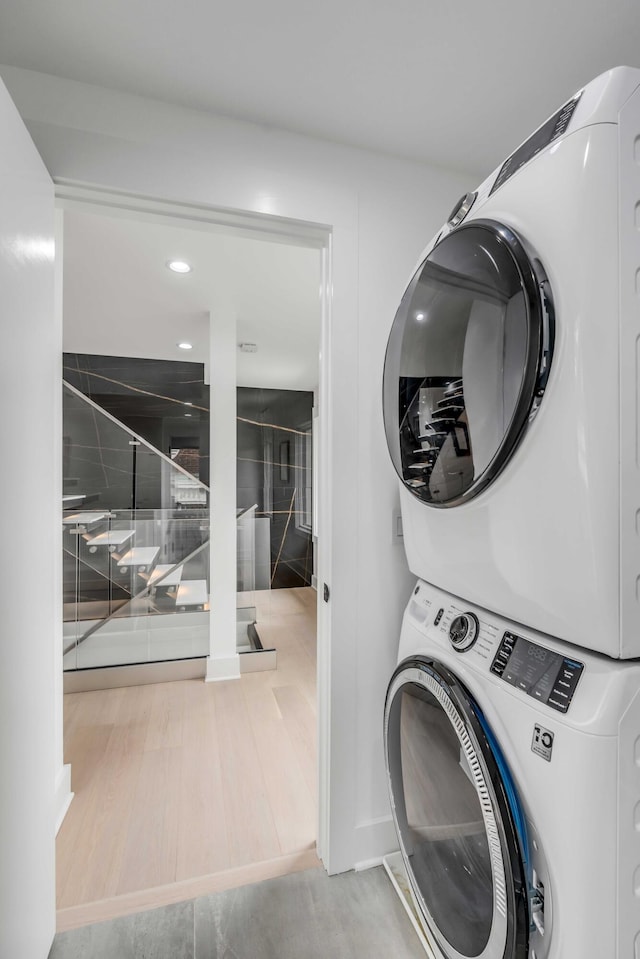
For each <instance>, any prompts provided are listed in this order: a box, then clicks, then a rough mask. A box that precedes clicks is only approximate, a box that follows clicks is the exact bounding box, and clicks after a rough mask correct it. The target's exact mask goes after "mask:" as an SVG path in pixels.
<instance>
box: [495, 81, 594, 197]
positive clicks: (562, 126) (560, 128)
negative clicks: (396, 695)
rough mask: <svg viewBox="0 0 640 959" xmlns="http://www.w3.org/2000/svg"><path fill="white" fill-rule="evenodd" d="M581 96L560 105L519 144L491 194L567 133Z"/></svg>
mask: <svg viewBox="0 0 640 959" xmlns="http://www.w3.org/2000/svg"><path fill="white" fill-rule="evenodd" d="M581 96H582V93H579V94H578V95H577V96H575V97H573V98H572V99H571V100H569V101H568V102H567V103H565V104H564V106H563V107H560V109H559V110H558V112H557V113H554V115H553V116H552V117H550V118H549V119H548V120H547V122H546V123H543V124H542V126H541V127H539V129H537V130H536V131H535V133H532V134H531V136H530V137H529V139H528V140H526V141H525V142H524V143H523V144H522V145H521V146H519V147H518V149H517V150H516V151H515V153H512V154H511V156H510V157H507V159H506V160H505V161H504V163H503V164H502V166H501V168H500V172H499V173H498V176H497V177H496V181H495V183H494V184H493V186H492V187H491V190H490V192H489V195H491V193H493V192H494V190H497V189H498V188H499V187H501V186H502V184H503V183H506V181H507V180H508V179H509V178H510V177H512V176H513V174H514V173H517V172H518V170H519V169H520V168H521V167H523V166H524V165H525V163H528V162H529V160H531V159H532V157H534V156H535V155H536V154H537V153H540V151H541V150H544V148H545V147H546V146H548V145H549V144H550V143H552V142H553V141H554V140H557V138H558V137H560V136H562V135H563V134H564V133H566V131H567V127H568V126H569V123H570V122H571V118H572V116H573V114H574V112H575V109H576V107H577V106H578V103H579V102H580V97H581Z"/></svg>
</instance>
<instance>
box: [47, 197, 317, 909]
mask: <svg viewBox="0 0 640 959" xmlns="http://www.w3.org/2000/svg"><path fill="white" fill-rule="evenodd" d="M64 209H65V213H67V212H68V211H71V214H72V215H75V216H76V217H77V216H82V215H84V216H97V211H96V210H95V208H93V207H92V206H91V205H86V203H85V202H83V203H79V202H77V201H73V202H72V201H65V204H64ZM100 212H101V213H104V212H105V211H104V210H101V211H100ZM106 220H107V222H108V223H109V226H110V228H111V232H112V233H115V232H118V231H114V230H113V227H114V223H116V222H117V223H118V224H120V225H121V224H122V223H123V220H122V218H121V217H120V216H118V215H113V211H111V214H110V216H108V217H106ZM162 221H163V217H160V218H159V219H158V216H157V215H155V214H153V213H150V212H149V211H148V210H144V211H141V212H140V219H139V220H137V221H133V222H134V223H135V222H138V223H145V224H147V225H148V224H149V223H155V224H156V225H157V226H160V225H162ZM186 223H187V221H184V222H182V221H181V227H183V228H184V229H185V230H188V229H191V228H192V227H189V226H187V225H186ZM172 225H175V221H174V223H172ZM134 232H135V227H134ZM194 232H196V233H198V234H200V235H201V234H202V233H203V230H202V226H201V225H200V226H199V228H198V229H196V230H195V231H194ZM243 232H244V233H245V234H246V224H245V226H244V228H243ZM69 235H70V234H69V232H67V233H66V236H65V240H67V239H68V237H69ZM215 236H216V239H219V238H220V237H221V236H223V237H224V246H225V247H226V249H227V252H228V249H229V247H230V246H232V245H233V244H232V243H231V239H230V236H229V233H228V230H227V229H226V228H225V232H224V234H221V233H220V232H219V231H216V232H215ZM232 239H234V240H235V239H237V238H236V237H233V238H232ZM244 239H247V237H246V236H245V237H244ZM254 242H262V243H263V244H265V246H266V247H271V246H272V244H267V243H265V239H264V233H263V234H262V237H261V240H260V241H256V240H254ZM286 246H287V244H285V243H283V241H282V236H280V237H279V238H278V247H286ZM100 247H101V249H102V250H103V251H104V249H105V244H104V242H103V243H101V244H100ZM303 248H304V249H306V250H307V251H309V249H311V250H313V251H314V253H315V255H316V256H317V262H318V281H319V280H320V273H321V255H322V254H321V252H320V250H319V244H318V243H317V240H314V242H313V243H308V244H307V245H306V247H303ZM265 259H266V257H265ZM163 266H164V263H163ZM82 282H83V284H84V285H85V286H86V285H87V282H86V273H85V274H84V276H83V281H82ZM123 283H124V280H123ZM319 285H320V286H321V284H320V283H319V282H318V283H317V284H316V288H315V289H314V294H315V295H316V297H317V287H318V286H319ZM132 289H133V288H130V292H132ZM73 295H74V294H73V292H72V294H71V299H72V302H73ZM78 295H80V294H78ZM227 306H228V302H227ZM202 312H203V311H202V310H201V309H197V308H194V309H193V310H192V315H191V316H190V318H189V322H190V323H191V328H190V332H189V334H188V335H189V336H190V337H192V338H194V339H195V338H196V337H197V336H199V335H201V334H202V330H203V316H202ZM318 312H319V314H320V307H319V306H318ZM85 316H86V313H85ZM155 319H156V322H158V319H157V316H156V317H155ZM154 331H155V333H156V334H157V333H158V332H159V331H164V332H165V333H167V334H168V335H169V336H170V337H171V339H172V343H171V349H173V350H175V348H176V345H177V342H178V340H177V339H176V336H175V335H174V331H173V330H172V329H171V327H170V325H169V324H168V323H163V322H162V320H161V321H160V322H159V323H158V325H157V326H156V327H155V328H154ZM194 331H195V335H194ZM99 334H100V336H104V335H105V329H104V325H103V328H102V330H100V331H99ZM126 334H127V335H126V338H125V339H126V346H125V345H123V346H122V348H121V349H122V350H126V352H127V353H128V354H132V353H133V355H136V353H135V351H136V350H137V351H139V352H141V351H142V346H140V345H138V346H137V347H136V346H133V345H132V344H134V343H136V342H138V343H140V342H143V344H144V348H145V349H146V350H147V351H149V350H151V351H152V352H153V353H154V355H156V356H157V355H158V354H159V353H160V352H161V349H160V346H159V342H158V341H159V339H160V337H159V336H157V335H156V336H153V337H151V338H150V336H149V333H148V331H147V332H146V333H144V335H143V337H142V341H141V340H140V339H139V338H140V336H141V331H140V330H134V329H133V327H132V325H131V323H129V325H128V327H127V329H126ZM107 335H108V337H109V340H108V341H109V342H110V343H111V344H113V343H114V342H116V337H115V335H114V323H113V322H112V323H111V325H110V328H108V330H107ZM250 335H251V331H250ZM252 335H253V336H254V337H255V333H253V334H252ZM255 338H257V337H255ZM179 339H180V341H182V339H183V337H182V334H181V335H180V338H179ZM246 339H247V336H246V335H242V334H241V335H240V336H238V337H237V340H238V342H240V341H242V342H244V341H245V340H246ZM123 342H124V341H123ZM192 345H193V344H192ZM75 346H76V348H77V349H78V350H79V349H80V343H79V342H76V344H75ZM72 347H73V344H72V343H70V342H67V343H66V345H65V348H66V349H70V348H72ZM92 348H93V349H102V347H100V346H99V343H96V345H95V346H94V347H92ZM82 350H83V352H84V353H91V349H88V348H87V344H86V342H85V343H84V345H83V346H82ZM111 350H112V351H113V346H111ZM279 352H280V354H281V353H282V350H281V349H280V351H279ZM122 355H124V354H122ZM270 365H271V366H273V364H270ZM238 382H240V381H238ZM280 382H281V384H282V381H280ZM318 382H319V377H318V380H317V381H316V386H317V383H318ZM245 383H246V385H245V386H242V387H241V388H245V389H264V387H262V386H261V385H260V381H256V380H255V379H254V380H253V381H252V380H248V381H245ZM133 385H134V386H135V384H133ZM269 388H270V387H269ZM309 392H311V393H312V394H313V393H314V392H315V393H316V396H317V389H315V390H314V389H312V390H310V391H309ZM183 415H189V413H186V414H183ZM186 422H187V421H186V420H185V423H186ZM305 422H306V421H305ZM299 425H300V426H301V427H304V426H305V423H304V422H303V423H300V424H299ZM307 432H308V431H307V430H306V428H305V429H300V430H298V433H299V434H300V435H304V434H306V433H307ZM176 435H177V434H176ZM184 435H185V436H186V435H187V434H186V433H185V434H184ZM296 435H297V434H296ZM182 439H184V436H183V437H182ZM182 445H184V444H181V446H182ZM308 446H309V443H308V442H307V441H306V440H305V450H306V449H307V448H308ZM278 453H280V448H279V447H278ZM294 460H295V456H293V454H292V452H291V448H289V458H288V459H287V460H283V461H282V468H283V469H284V468H288V467H290V466H294V465H295V463H294ZM277 466H278V469H280V468H281V460H280V459H278V463H277ZM304 468H305V469H308V468H309V466H308V464H305V466H304ZM299 486H300V484H298V487H299ZM297 495H299V497H300V506H299V507H296V508H295V509H293V510H290V514H289V515H290V520H291V522H293V524H294V528H296V524H297V523H298V522H299V520H300V522H301V523H302V524H303V525H304V523H305V522H306V521H307V517H308V513H309V499H310V496H309V495H307V486H306V485H303V486H302V488H301V490H300V492H299V493H298V494H297ZM263 506H264V504H263ZM263 512H264V509H263ZM298 513H299V514H300V517H298ZM292 517H293V519H291V518H292ZM283 542H284V538H283ZM309 554H310V555H312V551H311V550H309ZM280 561H281V557H280V558H279V559H278V561H277V562H276V564H275V566H276V567H277V566H278V565H279V563H280ZM305 563H306V566H305V568H307V569H309V570H311V568H312V565H311V561H310V558H309V556H307V557H306V558H305ZM269 585H271V583H270V584H269ZM278 593H279V594H281V595H280V596H279V598H278V599H277V601H276V600H274V599H273V596H269V597H268V599H269V603H268V611H267V615H264V612H263V617H262V618H263V619H264V620H265V622H264V623H263V630H264V631H265V633H267V634H271V636H273V640H271V641H272V642H273V643H274V647H275V648H276V650H277V651H278V659H279V663H278V669H276V670H274V671H268V672H267V671H259V672H255V673H254V672H248V673H247V674H244V673H243V676H242V678H241V679H240V680H239V681H238V680H229V681H227V682H221V683H212V684H207V685H205V684H203V683H201V682H194V681H193V680H181V681H177V682H174V683H166V684H148V685H144V686H139V687H116V688H112V689H104V690H99V691H95V692H91V693H88V692H87V693H80V692H78V693H73V694H70V696H69V699H68V707H67V708H66V709H65V720H66V726H67V730H68V734H69V736H70V737H71V738H73V739H74V741H75V746H74V752H75V758H74V755H68V756H67V761H70V762H71V763H72V767H73V773H72V774H73V776H74V783H73V786H74V789H75V791H76V799H75V800H74V803H73V804H72V807H71V810H70V812H69V815H68V817H67V820H66V821H65V823H64V824H63V827H62V830H61V832H60V840H59V842H60V843H61V845H64V843H65V836H66V835H67V834H70V833H71V832H72V824H73V820H74V807H75V811H77V815H75V818H76V819H78V818H79V817H80V818H81V819H82V828H83V830H84V835H85V837H86V838H87V842H88V847H87V849H88V853H87V856H88V857H89V858H91V860H92V861H93V862H94V863H95V862H98V863H99V866H97V867H95V868H94V873H95V875H96V877H97V885H96V886H94V887H92V888H93V891H92V890H91V889H90V884H89V880H88V878H87V873H85V878H84V879H81V880H80V882H79V883H76V889H77V888H79V889H80V892H79V896H80V897H81V898H82V897H84V899H83V901H82V902H81V901H79V900H78V895H76V894H72V892H71V890H72V887H73V885H74V881H73V880H71V879H70V878H69V873H67V877H66V879H65V880H64V882H63V885H64V886H65V888H66V890H67V892H66V893H64V894H63V897H62V898H61V901H60V904H61V905H62V906H63V908H64V910H65V911H66V912H67V918H68V921H69V922H70V923H75V922H77V921H90V919H91V918H92V917H93V916H95V912H92V905H91V904H94V905H95V903H97V902H100V901H104V900H105V899H112V900H115V899H120V900H121V901H120V903H119V904H115V905H114V908H115V909H118V908H119V907H122V908H124V909H127V910H128V909H129V908H130V907H131V904H132V902H133V900H136V902H139V900H140V897H141V896H144V895H147V896H149V895H151V893H149V890H150V889H153V888H156V889H157V888H158V887H162V890H163V891H162V893H161V895H162V896H163V897H164V899H163V901H168V900H167V898H166V897H167V896H170V895H172V893H171V891H170V890H169V889H168V888H167V887H169V886H171V885H177V884H179V885H180V889H177V890H174V891H175V893H176V895H177V896H179V898H184V896H185V886H184V883H189V882H196V881H197V882H200V883H202V882H203V881H210V882H212V883H219V882H220V881H221V880H220V878H219V874H220V873H222V872H226V873H229V871H231V872H233V873H234V877H233V883H234V884H237V882H238V881H240V880H243V877H244V876H245V875H246V881H253V879H255V878H256V877H259V876H260V874H259V872H258V873H256V872H255V870H256V869H258V870H260V869H262V870H263V871H264V870H266V872H264V875H263V877H266V875H269V874H271V873H269V870H272V871H273V870H276V872H274V873H272V874H281V871H283V870H284V871H289V870H290V869H293V868H296V867H298V868H299V867H301V866H303V865H305V864H306V865H309V864H311V863H312V862H316V861H317V860H315V839H316V838H317V827H316V823H317V821H318V810H317V796H318V786H317V777H316V760H315V752H316V738H317V737H316V722H315V685H316V680H315V676H316V668H315V648H314V646H315V644H314V638H315V637H314V635H312V629H313V627H312V624H313V620H314V618H315V617H314V614H315V608H316V600H315V592H314V591H313V588H312V587H311V586H310V585H307V584H306V583H303V585H300V586H296V587H294V589H293V590H290V589H287V588H285V589H282V590H279V591H278ZM286 594H289V595H288V596H287V595H286ZM285 600H286V601H285ZM278 670H279V672H278ZM296 677H297V678H296ZM83 697H84V701H83ZM88 697H93V700H94V702H93V704H90V711H89V719H88V720H87V719H86V716H85V718H84V719H83V715H82V714H83V707H84V705H85V704H86V703H87V702H88ZM89 727H92V729H91V732H89V731H88V728H89ZM212 728H215V735H214V740H215V741H213V740H211V739H209V738H208V733H209V732H210V731H211V729H212ZM278 731H279V733H280V734H278ZM267 733H269V735H268V736H267ZM92 736H95V739H93V740H92V738H91V737H92ZM265 737H267V738H265ZM247 743H251V744H252V746H251V750H250V751H249V754H247V755H245V756H244V757H243V754H242V749H241V746H243V745H246V744H247ZM184 745H186V746H187V750H186V752H182V753H180V752H179V750H180V748H181V747H182V746H184ZM269 747H270V748H269ZM203 754H205V755H208V756H210V757H211V762H210V764H209V774H208V775H206V776H205V777H204V779H203V780H202V781H196V778H194V777H196V774H198V773H199V772H200V771H201V770H202V767H203V766H205V767H206V765H207V764H206V763H203V761H202V755H203ZM136 757H137V758H136ZM88 758H90V759H91V762H92V763H93V772H91V770H90V767H89V765H86V764H85V766H84V768H83V766H82V764H83V761H84V760H86V759H88ZM256 771H258V772H259V774H260V775H259V777H258V780H256V775H255V774H256ZM223 772H224V775H223ZM91 776H97V779H94V786H95V788H93V791H92V790H91V788H90V786H89V780H90V779H91ZM101 777H102V780H101ZM223 780H224V782H223ZM172 781H175V782H178V783H179V784H180V790H181V792H180V791H179V792H178V795H177V796H174V797H172V798H169V797H168V795H167V790H166V785H167V783H169V782H172ZM228 785H230V795H229V797H228V798H227V799H226V800H225V799H224V790H223V789H222V788H221V786H224V787H225V788H227V786H228ZM305 791H306V793H307V794H310V795H312V798H313V811H312V814H311V817H310V816H309V813H308V810H307V811H306V812H304V813H302V814H299V813H298V814H297V813H296V811H295V809H294V808H292V797H295V796H296V794H300V793H301V792H305ZM163 794H165V795H166V796H167V798H166V801H165V802H164V803H158V802H156V799H157V797H158V796H162V795H163ZM83 797H84V798H83ZM134 797H138V798H139V799H140V800H141V802H140V805H139V807H138V808H137V811H133V806H132V802H133V798H134ZM274 798H275V799H278V798H279V800H280V801H281V808H279V809H275V808H274V807H273V805H272V800H273V799H274ZM220 802H222V807H223V808H222V809H221V808H220ZM225 803H226V805H225ZM230 809H233V810H234V812H236V813H237V814H238V816H239V819H238V821H237V822H236V823H235V825H234V823H233V822H232V819H231V817H230V816H229V815H228V811H229V810H230ZM112 813H113V814H114V815H113V818H112V819H111V823H110V825H108V824H109V821H110V817H111V816H112ZM172 816H173V817H174V818H173V819H172V818H171V817H172ZM92 817H93V818H92ZM123 818H128V822H127V826H126V830H124V831H122V832H121V833H120V832H118V830H117V829H116V830H115V831H113V830H114V824H117V823H118V821H119V820H122V819H123ZM211 821H214V822H216V821H217V822H218V823H221V824H222V825H223V828H222V830H221V832H220V834H219V835H218V836H214V835H213V834H211V833H209V832H208V831H207V828H206V826H207V825H208V824H209V823H210V822H211ZM310 822H311V823H312V828H310V827H309V823H310ZM100 824H102V825H103V826H106V828H105V829H103V830H102V832H101V833H100V834H99V833H98V829H99V826H100ZM248 826H251V827H252V828H253V830H254V835H253V838H252V839H251V838H250V833H251V829H250V828H247V827H248ZM127 837H129V838H127ZM159 837H161V838H159ZM220 837H222V838H220ZM181 840H184V844H183V845H182V846H180V841H181ZM67 847H68V848H69V849H71V848H72V847H74V848H75V852H73V853H71V854H67V853H66V852H65V851H64V850H63V851H62V852H61V854H60V857H59V858H60V863H61V868H62V869H63V870H64V869H67V870H69V869H71V866H72V859H73V857H74V856H76V855H77V851H78V842H77V840H74V841H70V842H68V844H67ZM189 849H190V850H191V851H190V852H189ZM100 850H101V851H102V854H100ZM156 854H157V855H156ZM158 856H159V857H160V858H158ZM154 857H155V858H154ZM163 857H164V862H165V863H174V862H175V869H174V867H173V866H172V865H170V866H169V867H168V870H165V869H164V867H162V866H158V863H159V862H161V861H162V860H163ZM154 862H155V863H156V866H155V867H154V866H153V863H154ZM267 863H271V865H269V866H268V865H266V864H267ZM212 866H213V867H212ZM172 869H173V870H174V872H173V875H171V871H172ZM237 870H240V872H239V873H238V872H237ZM247 870H248V871H247ZM90 871H91V869H90V870H89V872H90ZM213 877H218V878H215V879H214V878H213ZM228 878H229V877H228ZM243 881H244V880H243ZM149 883H151V884H152V885H149ZM198 888H202V886H200V887H198ZM218 888H220V887H219V886H218ZM159 895H160V894H159ZM96 897H98V898H96ZM122 897H124V898H125V899H126V900H127V902H126V903H125V902H124V900H122ZM74 898H75V900H76V901H75V902H73V901H72V900H73V899H74ZM149 901H151V900H150V899H147V900H146V902H149ZM83 910H84V912H83ZM81 914H84V915H85V917H86V918H85V919H84V920H79V919H78V917H79V916H80V915H81ZM99 914H100V915H104V914H103V913H99ZM114 914H115V913H114Z"/></svg>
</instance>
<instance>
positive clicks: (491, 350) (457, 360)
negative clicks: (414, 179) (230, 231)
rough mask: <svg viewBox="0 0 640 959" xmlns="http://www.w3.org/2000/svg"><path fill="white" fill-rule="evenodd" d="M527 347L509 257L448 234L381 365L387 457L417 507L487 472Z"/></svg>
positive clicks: (517, 395) (474, 239)
mask: <svg viewBox="0 0 640 959" xmlns="http://www.w3.org/2000/svg"><path fill="white" fill-rule="evenodd" d="M528 347H529V310H528V306H527V298H526V296H525V292H524V287H523V280H522V276H521V274H520V272H519V269H518V267H517V265H516V263H515V261H514V259H513V256H512V254H511V252H510V250H509V248H508V247H507V246H506V244H505V243H504V242H503V241H502V240H501V238H500V237H499V236H497V235H494V234H492V233H491V232H490V231H488V230H486V229H482V228H480V227H472V226H471V227H469V228H465V229H461V230H459V231H454V233H452V234H450V235H449V236H448V237H446V238H445V239H444V240H443V241H442V242H441V243H439V244H438V245H437V246H436V247H435V248H434V250H433V251H432V252H431V253H430V255H429V257H428V258H427V260H426V261H425V262H424V263H423V265H422V267H421V269H420V270H419V271H418V273H416V275H415V277H414V278H413V280H412V282H411V284H410V286H409V288H408V290H407V292H406V293H405V296H404V298H403V300H402V303H401V304H400V308H399V310H398V312H397V314H396V317H395V320H394V324H393V328H392V331H391V336H390V338H389V346H388V349H387V357H386V361H385V371H384V379H385V383H384V407H385V426H386V430H387V439H388V442H389V449H390V451H391V455H392V458H393V460H394V463H395V466H396V469H397V471H398V473H399V474H400V476H401V477H402V479H403V480H404V482H405V484H406V485H407V486H408V487H409V488H410V489H411V490H412V491H413V492H414V493H415V495H416V496H418V497H419V498H420V499H422V500H424V501H425V502H427V503H433V504H434V505H438V504H445V503H448V502H450V501H452V500H456V499H457V498H458V497H460V496H463V495H464V494H465V493H466V491H467V490H469V489H470V488H471V487H472V486H474V484H477V482H478V480H479V479H480V477H482V476H483V474H485V473H486V471H487V470H488V469H489V468H490V467H491V468H492V469H495V466H496V463H497V461H498V460H499V458H500V451H501V448H502V446H503V443H504V441H505V437H506V436H507V434H508V433H509V430H510V427H511V424H512V421H514V416H515V413H516V409H517V408H519V404H520V402H521V393H522V389H523V383H524V379H525V373H526V369H527V363H528V362H529V361H528ZM529 399H530V398H529ZM529 399H528V400H527V403H528V402H529Z"/></svg>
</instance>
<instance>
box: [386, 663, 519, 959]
mask: <svg viewBox="0 0 640 959" xmlns="http://www.w3.org/2000/svg"><path fill="white" fill-rule="evenodd" d="M454 685H455V683H454V681H453V680H452V677H451V676H450V674H448V673H447V672H446V671H444V670H443V668H441V669H440V670H437V669H435V668H434V664H424V663H419V662H410V663H409V664H408V665H407V664H403V667H401V669H400V670H398V671H397V672H396V674H395V676H394V678H393V679H392V682H391V685H390V689H389V696H388V699H387V709H386V717H385V719H386V721H385V734H386V748H387V765H388V771H389V781H390V788H391V795H392V807H393V813H394V819H395V823H396V828H397V831H398V836H399V839H400V844H401V849H402V853H403V857H404V860H405V865H406V867H407V871H408V875H409V880H410V883H411V887H412V890H413V894H414V898H415V899H416V903H417V905H418V908H419V909H420V911H421V912H422V914H423V917H424V919H425V922H426V924H427V926H428V928H429V929H430V930H431V933H432V935H433V937H434V939H435V940H436V942H437V943H438V945H439V947H440V949H441V951H442V953H443V954H444V955H445V956H446V957H447V959H449V957H451V959H459V957H471V956H473V957H491V959H494V957H496V956H500V957H501V959H502V957H505V959H506V957H509V959H511V957H516V956H517V957H519V956H523V957H524V956H526V955H527V951H526V950H527V949H528V922H527V910H528V906H527V896H526V877H525V874H524V866H523V864H522V857H521V855H520V851H519V845H518V838H517V832H516V830H515V826H514V824H513V821H512V819H511V817H510V815H509V810H508V806H507V805H505V804H504V803H503V802H502V799H503V797H501V796H500V795H499V793H500V792H501V791H500V790H498V791H497V792H496V790H495V789H494V785H493V779H492V773H493V775H495V776H498V777H499V774H498V772H497V770H496V769H493V770H491V769H490V768H489V764H491V762H492V760H491V753H490V749H489V748H488V747H487V750H486V753H485V750H484V748H483V746H482V745H481V744H480V741H481V740H482V739H483V733H482V729H481V727H480V725H479V724H478V723H477V721H476V720H475V718H474V716H473V711H472V709H470V710H469V712H468V714H467V712H466V706H465V705H464V698H463V699H461V698H460V696H457V695H455V694H454V693H452V691H451V690H452V687H453V686H454ZM478 737H479V738H478Z"/></svg>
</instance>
